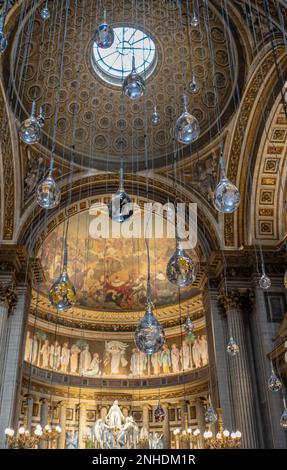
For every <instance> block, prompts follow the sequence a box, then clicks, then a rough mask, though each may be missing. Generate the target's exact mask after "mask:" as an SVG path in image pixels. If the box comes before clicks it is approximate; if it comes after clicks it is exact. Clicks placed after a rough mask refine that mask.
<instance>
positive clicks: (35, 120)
mask: <svg viewBox="0 0 287 470" xmlns="http://www.w3.org/2000/svg"><path fill="white" fill-rule="evenodd" d="M43 125H44V113H43V108H41V109H40V114H39V116H38V117H36V101H33V103H32V111H31V116H30V117H29V118H28V119H26V120H25V121H23V122H22V124H21V126H20V131H19V136H20V139H21V140H22V142H24V143H25V144H28V145H32V144H35V143H37V142H39V140H40V135H41V127H42V126H43Z"/></svg>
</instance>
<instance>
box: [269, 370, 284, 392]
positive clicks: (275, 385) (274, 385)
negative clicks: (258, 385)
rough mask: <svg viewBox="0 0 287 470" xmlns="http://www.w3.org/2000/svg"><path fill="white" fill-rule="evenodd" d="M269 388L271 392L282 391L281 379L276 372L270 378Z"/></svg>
mask: <svg viewBox="0 0 287 470" xmlns="http://www.w3.org/2000/svg"><path fill="white" fill-rule="evenodd" d="M268 388H269V390H270V391H271V392H279V390H281V388H282V382H281V380H280V379H279V377H277V375H276V374H275V372H274V371H272V372H271V375H270V377H269V380H268Z"/></svg>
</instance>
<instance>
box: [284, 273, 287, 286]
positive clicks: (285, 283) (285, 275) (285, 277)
mask: <svg viewBox="0 0 287 470" xmlns="http://www.w3.org/2000/svg"><path fill="white" fill-rule="evenodd" d="M284 287H285V289H287V270H286V271H285V274H284Z"/></svg>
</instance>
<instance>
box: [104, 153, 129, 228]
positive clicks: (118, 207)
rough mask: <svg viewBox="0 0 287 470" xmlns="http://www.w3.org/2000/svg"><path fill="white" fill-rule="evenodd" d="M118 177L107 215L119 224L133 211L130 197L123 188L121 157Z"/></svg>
mask: <svg viewBox="0 0 287 470" xmlns="http://www.w3.org/2000/svg"><path fill="white" fill-rule="evenodd" d="M119 178H120V184H119V189H118V190H117V192H116V194H115V195H114V196H113V197H112V200H111V202H110V203H109V216H110V218H111V219H112V220H114V221H115V222H118V223H120V224H121V223H123V222H125V221H126V220H128V219H129V218H130V217H132V215H133V213H134V211H133V204H132V201H131V198H130V197H129V195H128V194H127V193H126V192H125V190H124V169H123V159H121V166H120V171H119Z"/></svg>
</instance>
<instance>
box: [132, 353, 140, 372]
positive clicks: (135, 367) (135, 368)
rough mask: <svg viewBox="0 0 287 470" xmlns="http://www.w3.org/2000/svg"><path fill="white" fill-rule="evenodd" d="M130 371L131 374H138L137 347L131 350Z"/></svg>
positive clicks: (138, 354)
mask: <svg viewBox="0 0 287 470" xmlns="http://www.w3.org/2000/svg"><path fill="white" fill-rule="evenodd" d="M130 371H131V373H132V375H133V376H137V375H140V353H139V351H138V350H137V348H133V350H132V355H131V364H130Z"/></svg>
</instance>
